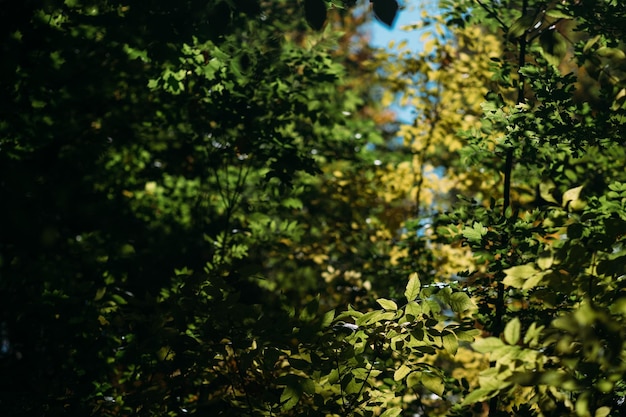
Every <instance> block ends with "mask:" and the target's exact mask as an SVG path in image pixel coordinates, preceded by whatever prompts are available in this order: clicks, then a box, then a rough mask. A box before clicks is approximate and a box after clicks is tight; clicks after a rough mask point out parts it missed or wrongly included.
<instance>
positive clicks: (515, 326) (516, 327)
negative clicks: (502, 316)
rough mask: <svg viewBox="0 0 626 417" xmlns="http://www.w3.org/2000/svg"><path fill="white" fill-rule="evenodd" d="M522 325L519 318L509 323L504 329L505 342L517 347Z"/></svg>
mask: <svg viewBox="0 0 626 417" xmlns="http://www.w3.org/2000/svg"><path fill="white" fill-rule="evenodd" d="M521 330H522V324H521V322H520V321H519V319H518V318H517V317H515V318H514V319H512V320H511V321H509V322H508V323H507V324H506V326H505V327H504V340H505V341H506V342H507V343H508V344H509V345H516V344H517V342H519V339H520V334H521Z"/></svg>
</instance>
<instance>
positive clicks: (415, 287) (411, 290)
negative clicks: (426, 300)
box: [404, 272, 422, 302]
mask: <svg viewBox="0 0 626 417" xmlns="http://www.w3.org/2000/svg"><path fill="white" fill-rule="evenodd" d="M421 286H422V284H421V283H420V279H419V277H418V276H417V272H414V273H412V274H411V275H410V276H409V283H408V284H407V285H406V290H405V291H404V296H405V297H406V299H407V301H409V302H410V301H415V300H416V299H417V296H418V295H419V293H420V289H421Z"/></svg>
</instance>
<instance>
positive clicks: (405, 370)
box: [393, 364, 411, 381]
mask: <svg viewBox="0 0 626 417" xmlns="http://www.w3.org/2000/svg"><path fill="white" fill-rule="evenodd" d="M410 372H411V368H409V367H408V366H406V365H404V364H403V365H401V366H400V367H399V368H398V369H396V370H395V372H394V373H393V380H394V381H400V380H401V379H404V377H406V376H407V375H408V374H409V373H410Z"/></svg>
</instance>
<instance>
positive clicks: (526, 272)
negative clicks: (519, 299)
mask: <svg viewBox="0 0 626 417" xmlns="http://www.w3.org/2000/svg"><path fill="white" fill-rule="evenodd" d="M537 272H539V271H538V270H537V269H536V268H535V265H534V264H532V263H529V264H525V265H518V266H513V267H511V268H507V269H505V270H504V273H505V274H506V276H505V277H504V279H503V280H502V283H503V284H504V285H508V286H510V287H513V288H524V284H526V280H528V278H530V277H531V276H533V275H535V274H536V273H537Z"/></svg>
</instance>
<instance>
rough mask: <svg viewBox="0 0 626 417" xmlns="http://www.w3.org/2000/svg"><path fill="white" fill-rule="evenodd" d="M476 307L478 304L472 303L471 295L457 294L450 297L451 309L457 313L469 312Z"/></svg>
mask: <svg viewBox="0 0 626 417" xmlns="http://www.w3.org/2000/svg"><path fill="white" fill-rule="evenodd" d="M475 307H476V304H474V302H473V301H472V299H471V298H470V297H469V295H467V294H465V293H464V292H455V293H454V294H452V295H451V296H450V308H452V311H454V312H456V313H463V312H465V311H467V310H472V309H474V308H475Z"/></svg>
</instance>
